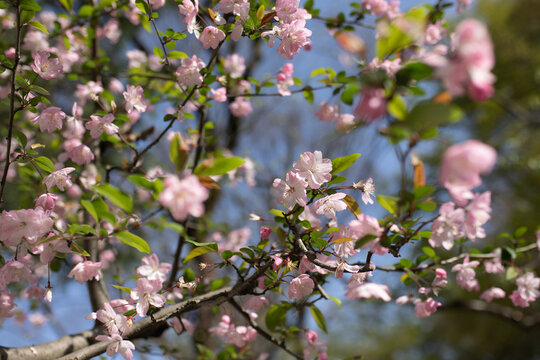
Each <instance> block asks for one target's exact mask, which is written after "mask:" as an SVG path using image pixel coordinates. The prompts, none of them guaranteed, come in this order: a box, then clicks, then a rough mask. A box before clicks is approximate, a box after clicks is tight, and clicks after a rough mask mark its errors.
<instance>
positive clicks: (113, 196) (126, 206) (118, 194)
mask: <svg viewBox="0 0 540 360" xmlns="http://www.w3.org/2000/svg"><path fill="white" fill-rule="evenodd" d="M94 190H96V192H97V193H98V194H100V195H102V196H105V197H106V198H107V199H108V200H109V201H110V202H112V203H113V204H115V205H117V206H118V207H120V208H121V209H122V210H124V211H125V212H127V213H130V212H131V211H132V210H133V200H132V199H131V197H130V196H128V195H127V194H125V193H123V192H122V191H120V190H118V189H117V188H116V187H114V186H112V185H111V184H100V185H96V186H94Z"/></svg>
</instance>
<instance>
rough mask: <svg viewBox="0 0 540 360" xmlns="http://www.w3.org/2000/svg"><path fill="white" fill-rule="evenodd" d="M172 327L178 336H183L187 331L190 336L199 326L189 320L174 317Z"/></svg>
mask: <svg viewBox="0 0 540 360" xmlns="http://www.w3.org/2000/svg"><path fill="white" fill-rule="evenodd" d="M172 327H173V329H174V331H176V333H177V334H181V333H182V332H184V330H185V331H186V332H187V333H188V334H190V335H193V334H194V333H195V329H196V328H197V326H196V325H195V324H193V323H192V322H191V321H189V320H188V319H184V318H179V317H178V316H175V317H173V319H172Z"/></svg>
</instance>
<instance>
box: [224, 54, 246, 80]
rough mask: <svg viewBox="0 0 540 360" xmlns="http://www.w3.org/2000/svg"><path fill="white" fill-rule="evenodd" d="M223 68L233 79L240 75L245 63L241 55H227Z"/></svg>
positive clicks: (242, 72)
mask: <svg viewBox="0 0 540 360" xmlns="http://www.w3.org/2000/svg"><path fill="white" fill-rule="evenodd" d="M223 70H225V72H226V73H227V74H229V76H230V77H231V78H233V79H236V78H239V77H242V75H244V72H245V71H246V64H245V60H244V57H243V56H240V55H238V54H231V55H227V57H226V58H225V63H224V65H223Z"/></svg>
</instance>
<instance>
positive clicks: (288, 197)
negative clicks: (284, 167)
mask: <svg viewBox="0 0 540 360" xmlns="http://www.w3.org/2000/svg"><path fill="white" fill-rule="evenodd" d="M306 186H307V183H306V181H305V180H304V179H303V178H302V177H300V176H299V175H298V173H296V172H294V171H289V172H288V173H287V175H286V177H285V181H283V180H281V179H274V182H273V187H275V188H276V189H277V190H278V191H279V195H278V197H277V199H276V200H277V202H278V203H281V204H284V206H285V208H286V209H287V210H292V209H293V207H294V205H295V204H298V205H300V206H306V205H307V195H306Z"/></svg>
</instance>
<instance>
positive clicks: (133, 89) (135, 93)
mask: <svg viewBox="0 0 540 360" xmlns="http://www.w3.org/2000/svg"><path fill="white" fill-rule="evenodd" d="M122 95H123V96H124V100H125V101H126V111H127V112H128V113H131V112H132V111H133V110H135V111H138V112H145V111H146V108H147V106H146V103H145V98H144V90H143V88H142V87H141V86H133V85H128V86H127V88H126V91H124V92H123V93H122ZM111 121H112V120H111ZM87 128H88V127H87ZM107 134H108V133H107ZM109 135H110V134H109Z"/></svg>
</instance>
